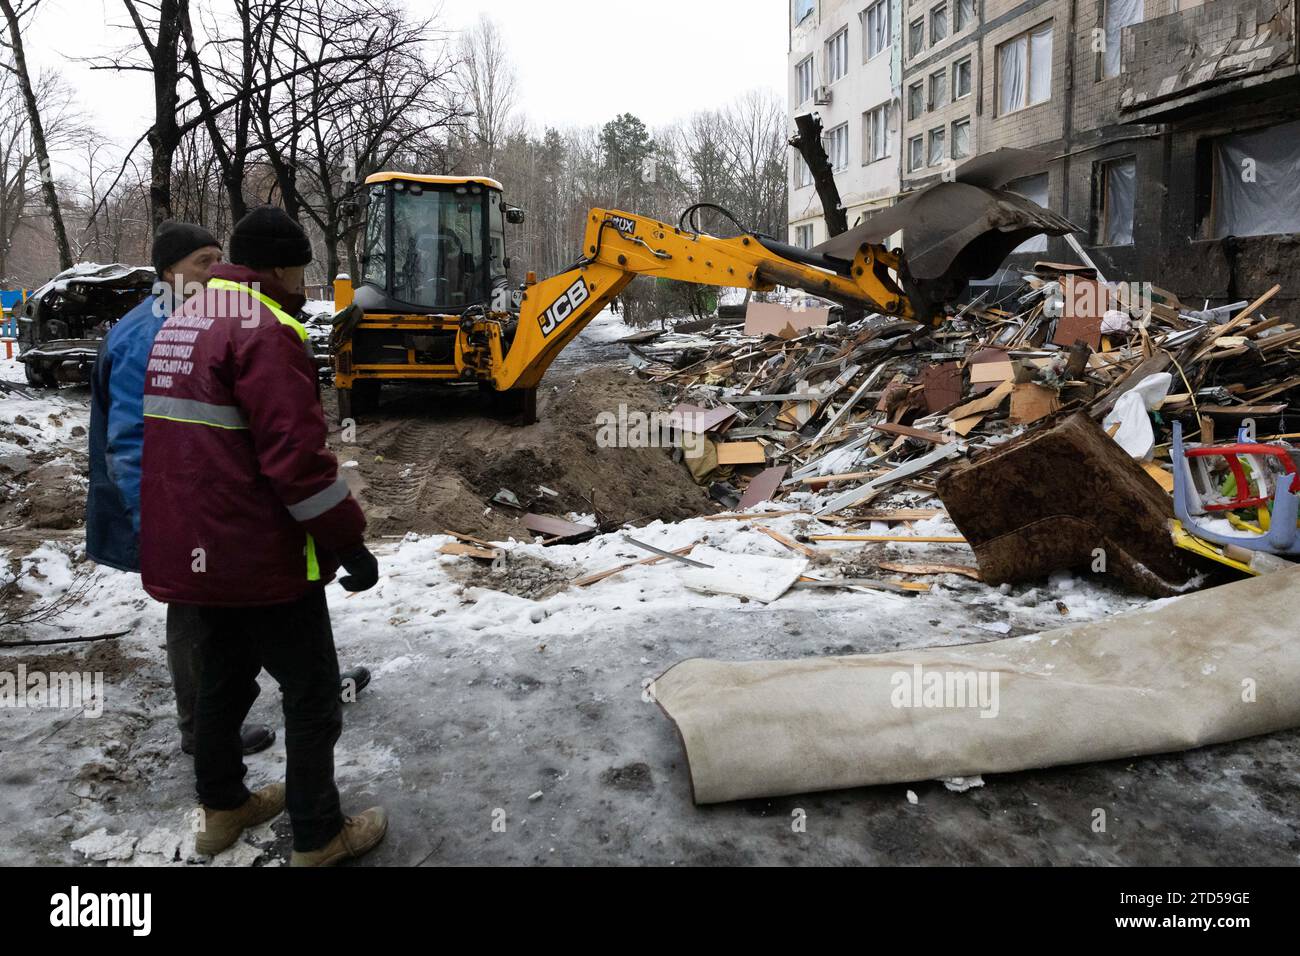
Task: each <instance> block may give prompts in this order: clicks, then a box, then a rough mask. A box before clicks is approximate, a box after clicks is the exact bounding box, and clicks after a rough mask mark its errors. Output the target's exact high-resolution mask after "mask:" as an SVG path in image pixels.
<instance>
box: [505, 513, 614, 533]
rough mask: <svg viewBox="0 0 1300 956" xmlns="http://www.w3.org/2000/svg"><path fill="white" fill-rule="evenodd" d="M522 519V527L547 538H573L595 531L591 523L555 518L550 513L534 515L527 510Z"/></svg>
mask: <svg viewBox="0 0 1300 956" xmlns="http://www.w3.org/2000/svg"><path fill="white" fill-rule="evenodd" d="M523 520H524V527H525V528H527V529H528V530H529V531H533V532H536V533H537V534H540V535H545V536H546V537H548V538H559V539H569V540H573V539H576V538H580V537H583V536H590V535H593V534H595V533H596V528H595V526H593V525H589V524H578V523H576V522H573V521H566V520H564V519H563V518H556V517H554V516H552V515H535V514H533V513H532V512H529V513H528V514H526V515H524V519H523Z"/></svg>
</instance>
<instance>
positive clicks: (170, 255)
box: [150, 219, 221, 279]
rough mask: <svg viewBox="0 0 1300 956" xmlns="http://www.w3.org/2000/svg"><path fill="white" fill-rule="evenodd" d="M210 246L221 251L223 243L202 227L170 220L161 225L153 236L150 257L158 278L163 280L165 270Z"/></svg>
mask: <svg viewBox="0 0 1300 956" xmlns="http://www.w3.org/2000/svg"><path fill="white" fill-rule="evenodd" d="M208 246H216V247H217V248H218V249H220V248H221V243H219V242H217V237H216V236H214V235H213V234H212V233H210V232H208V231H207V230H206V229H204V228H203V227H202V226H195V225H193V224H192V223H188V222H177V221H176V220H174V219H168V220H167V221H166V222H163V223H160V224H159V226H158V231H157V232H155V233H154V234H153V251H152V252H151V253H150V256H151V258H152V259H153V269H154V272H156V273H158V278H159V279H161V278H162V274H163V270H164V269H169V268H171V267H172V266H174V265H176V263H178V262H180V261H181V260H182V259H184V258H185V257H186V256H188V255H189V254H190V253H191V252H197V251H198V250H199V249H204V248H207V247H208Z"/></svg>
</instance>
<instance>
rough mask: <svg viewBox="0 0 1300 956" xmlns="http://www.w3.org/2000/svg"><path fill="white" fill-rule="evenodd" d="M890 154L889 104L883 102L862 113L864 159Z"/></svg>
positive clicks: (867, 160)
mask: <svg viewBox="0 0 1300 956" xmlns="http://www.w3.org/2000/svg"><path fill="white" fill-rule="evenodd" d="M888 155H889V106H888V105H887V104H884V103H882V104H881V105H880V106H877V107H876V108H875V109H872V110H867V112H865V113H863V114H862V161H863V162H864V163H870V162H874V161H875V160H877V159H884V158H885V157H886V156H888Z"/></svg>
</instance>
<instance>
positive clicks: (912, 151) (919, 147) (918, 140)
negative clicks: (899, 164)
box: [907, 136, 925, 170]
mask: <svg viewBox="0 0 1300 956" xmlns="http://www.w3.org/2000/svg"><path fill="white" fill-rule="evenodd" d="M924 165H925V137H924V136H913V137H912V138H911V139H909V140H908V141H907V168H908V170H917V169H920V168H921V167H922V166H924Z"/></svg>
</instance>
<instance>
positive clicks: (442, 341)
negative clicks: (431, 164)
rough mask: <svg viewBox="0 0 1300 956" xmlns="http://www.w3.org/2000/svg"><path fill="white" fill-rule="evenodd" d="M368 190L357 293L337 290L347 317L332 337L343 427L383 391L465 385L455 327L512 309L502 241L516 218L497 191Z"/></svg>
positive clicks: (379, 184) (408, 180)
mask: <svg viewBox="0 0 1300 956" xmlns="http://www.w3.org/2000/svg"><path fill="white" fill-rule="evenodd" d="M365 188H366V202H365V223H364V233H363V239H362V246H361V261H360V265H361V274H360V275H359V276H358V277H357V282H356V285H355V288H353V287H352V284H351V282H349V281H347V280H343V279H341V280H340V281H338V282H336V288H335V304H336V307H339V308H341V309H344V311H342V312H340V313H339V319H337V320H336V328H335V333H336V334H335V335H334V336H333V338H334V343H333V344H334V349H333V351H334V364H335V387H336V388H337V390H338V393H339V402H340V417H343V418H346V417H352V416H353V414H354V413H356V412H361V411H366V410H369V409H372V408H373V407H374V406H375V404H377V402H378V395H379V389H380V387H381V386H382V384H383V383H384V382H385V381H389V382H392V381H413V380H414V381H442V382H460V381H466V380H472V379H473V375H472V373H471V374H467V372H466V369H465V367H464V365H463V364H462V363H458V362H457V354H458V349H457V336H458V335H459V334H460V329H461V324H462V323H461V320H462V318H463V317H465V316H466V315H467V314H469V315H484V314H489V313H496V314H498V315H499V316H501V317H503V318H506V319H507V321H508V317H509V315H510V314H517V313H518V309H519V301H518V299H519V296H518V293H512V292H511V290H510V287H509V282H508V279H507V271H508V268H509V265H510V260H509V259H508V258H507V257H506V241H505V239H506V227H507V223H518V222H522V221H523V210H520V209H516V208H514V207H511V206H508V205H507V204H506V202H505V199H504V194H503V190H502V187H501V184H500V183H498V182H496V181H495V180H492V179H488V178H486V177H482V176H427V175H417V174H414V173H400V172H383V173H376V174H375V175H373V176H370V177H369V178H368V179H367V180H366V184H365ZM349 305H354V306H355V307H356V308H354V309H347V308H346V307H347V306H349ZM345 314H346V315H347V316H349V317H350V321H348V319H344V318H342V317H343V316H344V315H345ZM340 324H346V326H347V327H346V328H345V329H340V328H339V325H340ZM343 332H346V334H340V333H343Z"/></svg>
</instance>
